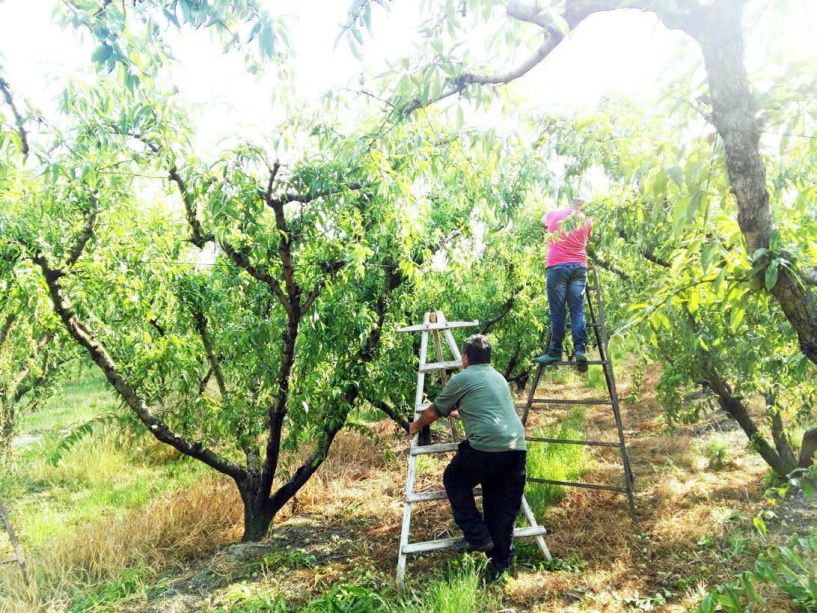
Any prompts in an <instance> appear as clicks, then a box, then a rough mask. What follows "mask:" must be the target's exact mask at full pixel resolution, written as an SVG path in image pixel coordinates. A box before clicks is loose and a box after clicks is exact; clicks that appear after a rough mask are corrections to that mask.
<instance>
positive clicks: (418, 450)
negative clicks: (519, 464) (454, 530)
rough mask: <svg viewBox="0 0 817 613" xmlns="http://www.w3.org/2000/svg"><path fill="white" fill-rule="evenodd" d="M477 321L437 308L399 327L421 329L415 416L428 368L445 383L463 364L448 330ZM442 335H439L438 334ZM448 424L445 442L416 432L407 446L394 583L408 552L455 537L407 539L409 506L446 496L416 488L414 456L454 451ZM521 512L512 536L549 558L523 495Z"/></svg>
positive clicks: (455, 437)
mask: <svg viewBox="0 0 817 613" xmlns="http://www.w3.org/2000/svg"><path fill="white" fill-rule="evenodd" d="M478 324H479V322H476V321H451V322H449V321H447V320H446V318H445V316H444V315H443V314H442V312H440V311H436V312H434V313H426V314H425V317H424V319H423V323H422V324H418V325H414V326H408V327H405V328H399V329H398V331H399V332H421V333H422V335H421V337H420V355H419V358H420V363H419V367H418V369H417V390H416V393H415V397H414V419H417V417H419V415H420V413H422V412H423V411H424V410H425V409H426V407H428V405H429V402H428V401H425V402H424V399H425V382H426V374H427V373H430V372H437V373H438V376H439V378H440V381H441V383H442V384H443V385H444V384H445V383H446V381H447V380H448V375H447V372H448V371H450V370H455V369H458V368H461V367H462V356H461V355H460V350H459V347H458V346H457V343H456V341H455V340H454V336H453V334H452V333H451V330H452V329H455V328H468V327H472V326H476V325H478ZM429 336H431V337H433V342H434V351H435V355H436V358H437V361H436V362H427V361H426V358H427V354H428V341H429ZM441 337H442V338H441ZM443 340H444V341H445V344H446V345H447V346H448V348H449V350H450V352H451V355H452V357H453V358H454V359H453V360H449V361H446V360H445V359H444V357H443ZM448 424H449V428H450V431H451V441H450V442H444V443H436V444H428V445H421V444H420V440H419V439H420V437H419V434H415V435H414V436H413V437H412V439H411V446H410V447H409V455H408V474H407V476H406V493H405V498H404V501H403V527H402V530H401V532H400V549H399V551H398V555H397V584H398V585H402V584H403V582H404V580H405V576H406V564H407V558H408V556H409V555H412V554H418V553H424V552H428V551H437V550H440V549H447V548H449V547H451V546H452V545H454V543H456V542H457V541H458V540H459V539H458V538H446V539H438V540H433V541H422V542H415V543H409V535H410V530H411V510H412V506H413V505H414V504H416V503H418V502H429V501H432V500H445V499H447V495H446V493H445V490H440V491H431V492H415V491H414V483H415V480H416V478H417V457H418V456H420V455H426V454H442V453H449V452H454V451H456V450H457V445H458V441H459V438H460V436H459V432H458V430H457V425H456V422H455V421H454V419H453V418H451V417H449V418H448ZM480 494H481V490H480V488H479V487H477V488H474V495H477V496H478V495H480ZM522 512H523V514H524V516H525V519H526V520H527V522H528V524H529V527H527V528H516V529H515V530H514V537H534V538H535V539H536V543H537V545H538V546H539V549H540V550H541V551H542V555H543V556H544V557H545V559H547V560H550V559H551V557H550V551H549V550H548V547H547V544H546V543H545V538H544V535H545V534H547V531H546V530H545V528H544V526H540V525H538V524H537V523H536V518H535V517H534V515H533V511H532V510H531V508H530V505H528V501H527V500H526V499H525V497H524V496H523V497H522Z"/></svg>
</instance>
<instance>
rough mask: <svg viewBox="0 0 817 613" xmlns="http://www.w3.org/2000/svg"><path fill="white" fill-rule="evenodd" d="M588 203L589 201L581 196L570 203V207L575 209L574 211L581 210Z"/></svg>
mask: <svg viewBox="0 0 817 613" xmlns="http://www.w3.org/2000/svg"><path fill="white" fill-rule="evenodd" d="M586 203H587V201H586V200H582V199H581V198H574V199H573V202H571V203H570V208H571V209H573V210H574V211H581V210H582V209H583V208H584V205H585V204H586Z"/></svg>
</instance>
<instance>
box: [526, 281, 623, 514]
mask: <svg viewBox="0 0 817 613" xmlns="http://www.w3.org/2000/svg"><path fill="white" fill-rule="evenodd" d="M588 281H589V282H590V283H589V284H588V285H587V287H586V288H585V298H586V301H587V311H588V315H589V317H588V318H587V328H588V329H592V330H593V334H594V336H595V340H596V345H597V347H598V350H599V359H598V360H592V359H591V360H588V362H587V364H588V366H601V367H602V369H603V370H604V378H605V382H606V384H607V391H608V393H609V399H601V398H588V399H561V398H535V395H536V388H537V387H538V385H539V381H540V380H541V378H542V373H543V372H544V369H545V368H547V367H548V366H544V365H539V367H538V368H537V369H536V375H535V376H534V378H533V383H532V384H531V387H530V390H529V392H528V399H527V402H526V403H525V408H524V412H523V414H522V423H523V424H525V425H527V419H528V413H529V412H530V411H531V410H532V409H533V410H536V409H535V407H534V405H537V404H541V405H577V406H581V405H607V406H610V407H612V409H613V416H614V418H615V422H616V430H617V431H618V442H612V441H590V440H571V439H555V438H538V437H530V436H528V437H526V438H525V440H527V441H531V442H537V443H556V444H567V445H587V446H591V447H615V448H618V449H619V453H620V454H621V462H622V465H623V468H624V487H620V486H614V485H606V484H597V483H580V482H575V481H556V480H553V479H545V478H539V477H528V481H530V482H532V483H548V484H552V485H562V486H568V487H581V488H586V489H593V490H608V491H613V492H619V493H623V494H626V495H627V503H628V505H629V509H630V515H631V516H632V517H633V518H635V498H634V495H633V473H632V469H631V468H630V459H629V457H628V455H627V446H626V444H625V442H624V427H623V425H622V421H621V410H620V407H619V400H618V391H617V389H616V379H615V374H614V373H613V363H612V360H611V357H610V352H609V351H608V340H609V337H608V334H607V325H606V323H605V320H604V306H603V303H602V297H601V285H600V281H599V276H598V272H597V271H596V269H595V268H593V267H592V266H590V267H588ZM591 294H592V296H593V298H595V305H594V300H593V298H591ZM547 344H550V339H548V343H547ZM547 344H546V345H545V351H547ZM576 365H577V364H576V362H574V361H572V360H570V359H568V360H567V361H563V362H556V363H555V364H553V366H557V367H558V366H574V367H575V366H576Z"/></svg>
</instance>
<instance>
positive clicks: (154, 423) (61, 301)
mask: <svg viewBox="0 0 817 613" xmlns="http://www.w3.org/2000/svg"><path fill="white" fill-rule="evenodd" d="M32 261H33V262H34V264H36V265H37V266H39V268H40V269H41V270H42V273H43V278H44V280H45V283H46V286H47V287H48V291H49V294H50V297H51V302H52V304H53V307H54V311H55V312H56V314H57V316H58V317H59V318H60V320H61V321H62V323H63V325H64V326H65V328H66V330H67V331H68V333H69V334H70V335H71V337H72V338H73V339H74V340H75V341H76V342H77V343H78V344H79V345H80V346H82V347H83V348H85V350H86V351H87V352H88V353H89V354H90V356H91V359H92V360H93V361H94V362H95V363H96V364H97V366H99V368H100V369H101V370H102V372H103V373H104V374H105V378H106V379H107V380H108V383H110V384H111V385H112V386H113V388H114V389H115V390H116V391H117V392H118V393H119V395H120V397H121V398H122V400H124V401H125V403H126V404H127V405H128V406H129V407H130V409H131V410H132V411H133V412H134V413H135V414H136V416H137V417H138V418H139V420H140V421H141V422H142V423H143V424H144V425H145V426H146V427H147V428H148V430H150V433H151V434H152V435H153V436H154V437H156V438H157V439H158V440H160V441H162V442H163V443H167V444H168V445H171V446H172V447H174V448H176V449H177V450H178V451H180V452H181V453H183V454H184V455H187V456H190V457H192V458H196V459H197V460H200V461H202V462H204V463H205V464H207V465H208V466H210V467H211V468H214V469H215V470H217V471H219V472H221V473H224V474H226V475H229V476H230V477H232V478H233V479H235V480H236V481H241V480H243V479H245V478H246V471H245V470H244V469H243V468H241V466H239V465H238V464H235V463H234V462H231V461H230V460H227V459H226V458H223V457H221V456H220V455H218V454H217V453H216V452H214V451H212V450H210V449H207V448H205V447H204V445H203V444H202V443H200V442H190V441H188V440H187V439H185V438H183V437H181V436H180V435H178V434H176V433H175V432H173V431H172V430H171V429H170V428H169V427H168V425H167V424H166V423H165V422H164V421H163V420H162V419H160V418H159V417H157V416H156V415H155V414H154V413H153V412H152V411H151V410H150V408H149V407H148V406H147V404H146V403H145V401H144V400H143V399H142V397H141V396H140V395H139V393H138V391H137V390H136V389H135V388H134V387H133V386H132V385H131V384H130V383H129V382H128V381H127V380H126V379H125V377H124V375H123V374H122V372H121V371H120V370H119V367H118V366H117V365H116V363H115V362H114V360H113V358H112V357H111V355H110V354H109V353H108V350H107V349H106V348H105V347H104V345H102V343H101V342H100V341H99V340H98V339H97V338H96V336H95V335H94V334H93V333H92V332H91V330H90V329H89V328H88V327H87V326H86V325H85V324H84V323H82V322H81V321H80V319H79V318H78V317H77V316H76V314H75V313H74V312H73V310H72V309H71V308H70V307H69V306H68V302H67V300H66V298H65V296H64V295H63V293H62V288H61V287H60V284H59V279H60V277H61V276H62V272H61V271H59V270H55V269H52V268H51V267H50V266H49V264H48V261H47V260H46V258H45V257H44V256H43V255H40V254H37V255H35V256H34V257H32Z"/></svg>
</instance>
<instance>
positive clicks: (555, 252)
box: [545, 209, 593, 266]
mask: <svg viewBox="0 0 817 613" xmlns="http://www.w3.org/2000/svg"><path fill="white" fill-rule="evenodd" d="M574 212H575V211H574V210H573V209H556V210H554V211H550V212H549V213H548V214H547V215H545V225H546V226H547V230H548V234H549V235H550V236H548V266H557V265H558V264H584V265H585V266H587V252H586V251H585V247H586V246H587V239H588V238H590V230H591V229H592V228H593V221H592V220H591V219H590V218H589V217H586V219H587V221H586V223H585V224H584V226H582V227H579V228H577V229H576V230H573V231H572V232H565V233H559V234H557V235H556V236H553V234H554V233H556V232H558V231H559V226H561V225H562V220H563V219H565V218H566V217H568V216H569V215H571V214H573V213H574ZM578 215H582V213H578ZM582 217H584V215H582Z"/></svg>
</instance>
